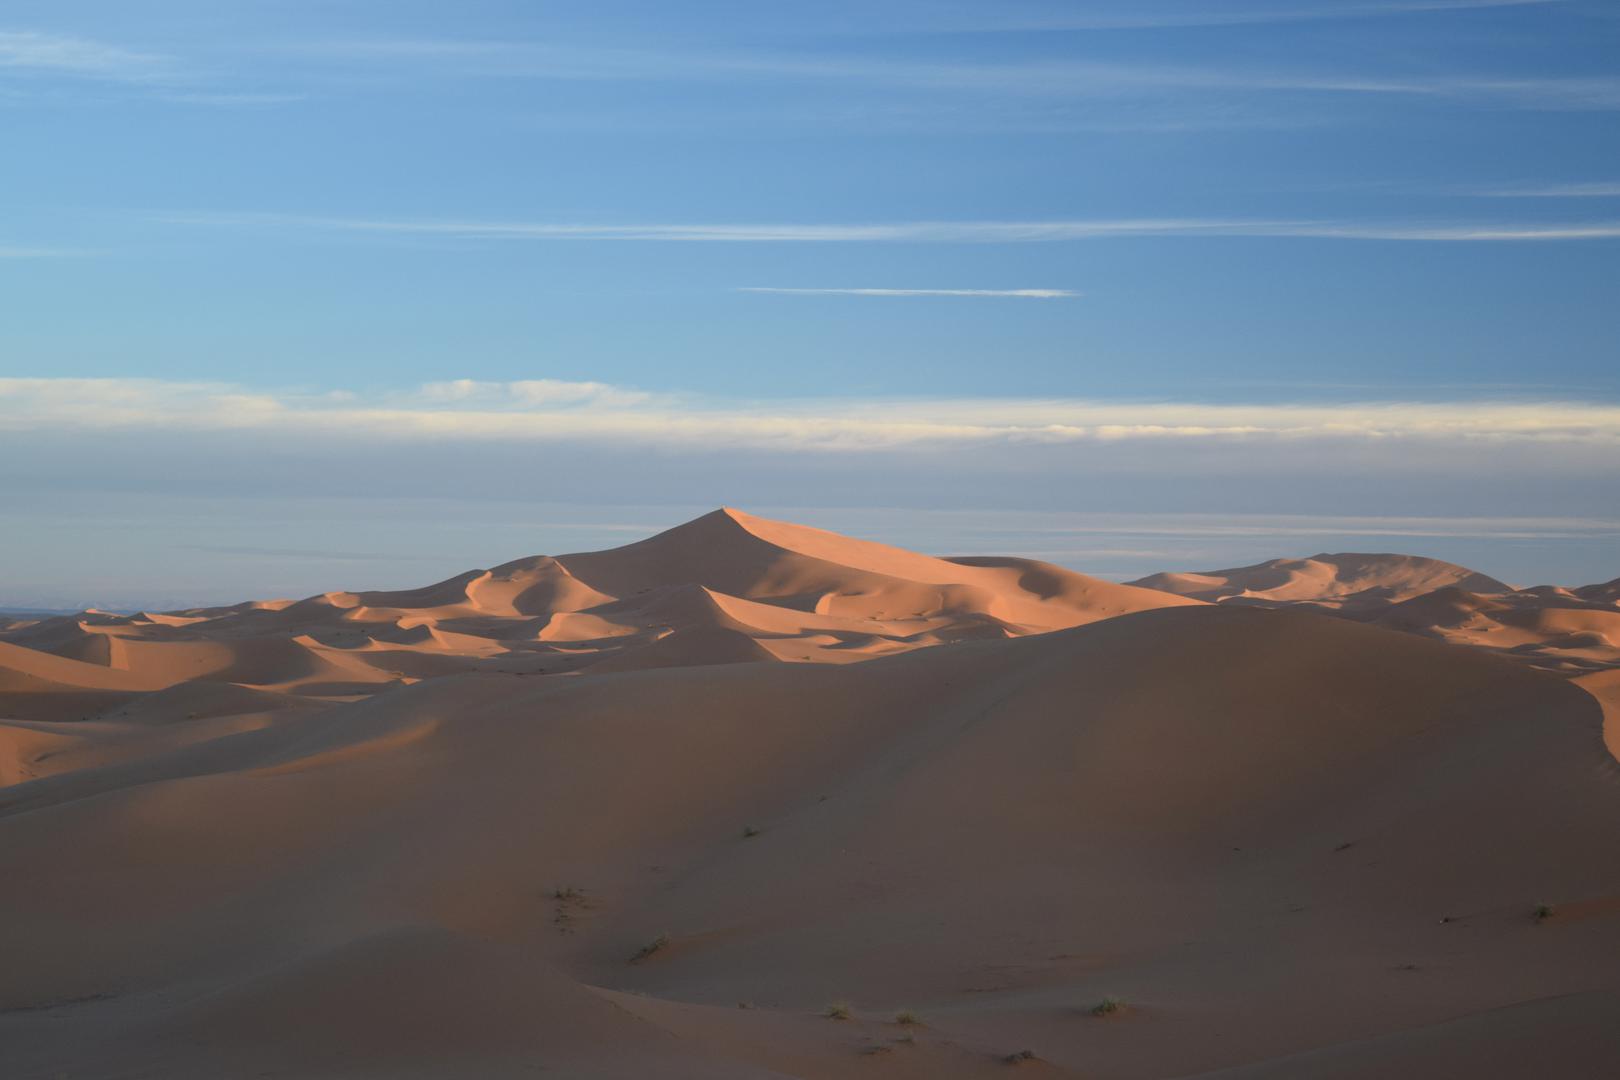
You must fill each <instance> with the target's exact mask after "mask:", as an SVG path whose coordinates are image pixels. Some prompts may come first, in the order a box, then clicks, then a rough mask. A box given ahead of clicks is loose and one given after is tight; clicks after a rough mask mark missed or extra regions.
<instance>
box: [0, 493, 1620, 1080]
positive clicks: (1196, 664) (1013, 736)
mask: <svg viewBox="0 0 1620 1080" xmlns="http://www.w3.org/2000/svg"><path fill="white" fill-rule="evenodd" d="M1412 588H1413V589H1418V590H1419V591H1417V592H1416V593H1414V595H1413V596H1410V597H1406V598H1404V599H1403V600H1402V601H1396V602H1392V603H1390V604H1386V605H1385V606H1384V607H1383V608H1381V609H1379V610H1380V611H1382V612H1383V613H1384V614H1385V615H1388V614H1390V613H1392V612H1396V611H1397V610H1399V609H1400V608H1401V606H1402V604H1405V603H1411V604H1417V603H1418V601H1424V602H1426V603H1427V604H1428V606H1429V607H1432V608H1435V609H1436V610H1433V611H1430V610H1428V608H1424V607H1422V606H1421V605H1419V606H1418V607H1414V608H1412V609H1411V610H1412V611H1414V612H1416V611H1419V610H1420V609H1421V610H1422V612H1423V618H1424V619H1427V620H1428V621H1429V622H1430V623H1432V624H1434V625H1440V624H1442V623H1444V622H1445V621H1446V620H1452V621H1455V620H1457V619H1459V618H1460V619H1462V620H1464V621H1466V620H1467V619H1469V618H1472V617H1473V616H1474V613H1476V612H1477V611H1478V610H1480V609H1482V608H1483V606H1484V601H1483V600H1481V599H1480V598H1477V597H1476V598H1474V599H1470V598H1469V597H1470V594H1468V593H1465V592H1464V591H1463V590H1461V589H1460V588H1455V587H1449V586H1442V587H1441V588H1442V589H1444V588H1451V589H1452V592H1453V593H1455V595H1451V594H1443V595H1441V596H1440V597H1439V598H1438V599H1436V598H1435V595H1434V594H1435V590H1433V589H1429V590H1426V591H1425V590H1421V589H1419V585H1418V584H1416V583H1414V584H1413V585H1412ZM1499 595H1508V594H1499ZM1486 599H1488V600H1489V602H1490V603H1497V602H1499V601H1498V600H1497V599H1496V598H1495V597H1490V598H1486ZM1576 599H1577V601H1578V602H1580V603H1589V602H1590V601H1585V600H1580V598H1578V597H1577V598H1576ZM1567 610H1569V611H1575V612H1579V613H1581V614H1580V615H1579V617H1578V618H1576V619H1575V622H1572V623H1568V624H1567V625H1569V626H1573V625H1575V624H1576V623H1580V624H1581V625H1585V623H1584V620H1586V619H1587V618H1589V613H1588V609H1586V608H1578V607H1572V608H1568V609H1567ZM356 613H363V614H362V615H361V617H359V618H354V617H351V616H354V615H355V614H356ZM1503 614H1504V615H1506V614H1507V612H1505V611H1504V612H1503ZM1414 617H1415V616H1414ZM175 618H176V621H174V622H163V621H160V620H155V619H151V618H149V617H143V616H135V617H129V618H127V619H124V620H122V621H120V620H119V618H118V617H110V618H109V620H108V621H100V620H89V621H86V620H80V621H86V622H88V626H89V628H88V629H86V628H82V627H81V631H82V632H83V633H86V634H89V633H99V632H101V630H100V629H99V628H100V627H111V628H113V629H114V630H116V631H117V633H116V634H112V635H111V636H112V637H113V638H115V639H116V640H118V641H120V642H122V643H123V646H124V647H123V649H122V651H115V650H114V649H113V648H112V647H111V645H109V649H108V653H107V657H108V659H107V661H106V662H104V663H98V662H90V661H86V660H83V659H76V658H75V659H70V658H67V657H65V656H61V655H56V654H55V653H52V652H47V651H41V650H38V649H30V648H25V647H23V646H21V645H17V644H10V645H6V644H5V643H3V642H0V662H3V664H4V667H3V668H0V671H4V672H9V673H13V674H9V675H7V676H6V677H7V678H9V679H11V680H12V681H10V682H6V683H4V684H3V685H0V716H15V715H16V713H15V711H14V705H15V704H16V703H17V702H22V703H24V704H27V703H29V702H33V701H35V700H37V699H38V698H40V697H41V696H43V697H47V698H48V697H49V696H51V695H52V694H60V695H68V694H73V693H81V694H86V693H92V692H94V693H99V694H106V695H109V698H108V700H109V701H110V702H111V703H110V704H108V705H107V707H106V708H103V709H100V710H98V711H96V712H95V713H93V714H91V715H89V716H87V717H86V718H85V719H83V720H80V719H78V718H77V716H75V717H72V718H56V719H49V718H47V719H37V720H34V719H27V718H21V717H19V718H17V719H15V720H14V721H12V722H10V723H8V724H6V725H5V726H3V727H0V782H3V783H5V784H6V786H3V787H0V866H4V867H6V870H7V873H6V875H5V876H4V878H3V879H0V955H3V956H5V957H6V964H5V965H4V966H3V968H0V1064H3V1065H4V1066H5V1069H4V1071H5V1074H6V1075H7V1076H8V1077H9V1076H16V1077H21V1078H33V1077H40V1078H44V1077H55V1076H57V1075H61V1074H64V1073H65V1074H66V1075H71V1076H109V1077H111V1076H136V1075H142V1076H145V1075H151V1076H164V1077H179V1078H188V1077H197V1078H202V1077H218V1076H237V1075H260V1076H288V1077H420V1078H429V1077H432V1078H441V1077H442V1078H449V1077H466V1076H479V1077H507V1076H512V1077H516V1076H528V1075H534V1074H535V1073H536V1072H537V1071H539V1072H540V1073H541V1074H542V1075H545V1074H550V1075H561V1076H569V1077H576V1076H577V1077H625V1078H631V1077H653V1076H672V1077H738V1078H743V1077H748V1078H766V1077H784V1076H794V1077H807V1078H808V1077H816V1078H822V1077H846V1076H848V1077H856V1076H870V1075H884V1076H895V1077H915V1078H925V1077H927V1078H934V1077H939V1078H954V1077H981V1076H982V1077H991V1076H1003V1075H1007V1072H1008V1070H1009V1069H1017V1070H1020V1071H1025V1072H1029V1073H1031V1074H1034V1075H1051V1076H1072V1077H1099V1076H1106V1077H1119V1078H1124V1080H1130V1078H1150V1077H1153V1078H1171V1077H1203V1076H1209V1077H1215V1076H1222V1077H1227V1076H1230V1077H1234V1078H1235V1077H1250V1076H1253V1077H1262V1076H1264V1077H1273V1076H1277V1077H1281V1076H1288V1077H1350V1076H1371V1075H1376V1076H1381V1077H1414V1078H1415V1077H1435V1076H1451V1075H1456V1076H1461V1075H1467V1076H1470V1077H1519V1076H1523V1075H1525V1074H1526V1067H1527V1064H1528V1065H1535V1066H1537V1068H1536V1070H1535V1071H1536V1072H1538V1073H1541V1074H1545V1075H1557V1076H1572V1077H1574V1076H1600V1075H1608V1074H1610V1073H1613V1072H1615V1071H1617V1070H1620V1040H1617V1038H1616V1036H1615V1027H1614V1024H1613V1014H1614V1005H1615V1001H1616V996H1617V995H1620V962H1617V960H1616V958H1617V957H1620V862H1616V860H1615V859H1614V852H1615V851H1616V850H1620V763H1617V761H1616V759H1615V758H1614V757H1613V756H1611V754H1610V753H1609V752H1608V751H1607V750H1606V749H1605V744H1604V733H1603V723H1604V708H1605V704H1604V701H1605V700H1606V699H1611V698H1612V695H1613V691H1614V687H1613V686H1611V685H1610V684H1611V683H1612V681H1613V680H1611V679H1609V678H1608V674H1609V673H1604V672H1600V673H1597V674H1592V675H1587V676H1585V677H1583V678H1582V679H1580V680H1579V683H1578V684H1577V682H1574V681H1570V680H1567V679H1564V678H1560V677H1558V676H1556V675H1554V674H1551V673H1548V672H1544V671H1538V670H1535V669H1534V668H1532V667H1531V666H1528V665H1525V664H1522V663H1511V662H1508V661H1507V660H1504V659H1503V658H1501V657H1500V656H1497V655H1493V654H1492V651H1491V650H1488V649H1484V648H1459V647H1456V646H1455V645H1454V644H1451V643H1448V642H1446V641H1436V640H1427V639H1426V638H1425V637H1424V636H1422V635H1420V634H1415V633H1409V632H1408V633H1397V632H1392V630H1393V627H1391V626H1388V625H1380V624H1377V620H1369V621H1368V622H1367V623H1361V622H1358V621H1356V620H1352V619H1348V618H1345V617H1343V616H1342V614H1341V615H1339V616H1330V615H1328V614H1325V613H1323V612H1319V611H1312V610H1305V609H1302V610H1293V609H1284V610H1266V609H1263V608H1259V607H1255V606H1244V605H1233V604H1228V603H1219V604H1207V603H1201V602H1198V601H1197V600H1195V599H1188V598H1180V599H1178V598H1171V597H1169V596H1168V595H1167V594H1162V593H1153V592H1150V591H1147V590H1142V589H1135V588H1131V587H1126V586H1115V585H1110V584H1108V583H1105V582H1099V581H1094V580H1092V579H1088V578H1084V577H1083V576H1081V575H1076V574H1072V573H1070V572H1068V571H1063V570H1060V569H1058V568H1055V567H1049V566H1046V565H1044V564H1039V563H1033V562H1027V561H1024V560H1015V559H988V558H974V559H961V560H944V559H932V558H928V557H926V556H919V555H913V554H911V553H907V552H900V551H896V550H895V549H891V548H884V547H881V546H879V545H869V544H864V543H860V542H855V541H847V540H843V539H841V538H838V537H835V536H833V535H831V534H827V533H820V532H817V531H815V530H805V529H799V528H798V527H796V526H788V525H781V524H779V523H771V522H763V521H762V520H761V519H757V518H751V517H749V516H747V515H743V514H739V513H736V512H730V511H727V512H722V513H720V514H719V515H718V516H717V515H709V516H708V517H706V518H702V519H699V520H698V521H696V522H692V523H689V524H688V525H686V526H682V527H680V528H679V529H676V530H672V531H671V532H670V533H665V534H662V535H661V536H659V537H654V538H652V539H651V540H648V541H644V542H643V543H642V544H638V545H630V546H629V547H626V548H620V549H617V550H615V551H611V552H602V553H593V554H589V555H580V556H561V557H558V558H555V559H547V558H536V559H526V560H520V561H518V562H515V563H509V564H506V565H505V566H503V567H498V568H496V569H494V570H492V571H473V572H470V573H469V574H466V575H460V576H458V577H457V578H454V579H450V580H449V581H447V582H441V583H439V584H437V585H432V586H428V587H427V588H424V589H420V590H412V591H408V592H397V593H360V594H351V593H329V594H325V595H324V596H322V597H316V598H310V599H309V600H305V601H299V602H297V603H279V604H274V605H262V606H246V605H239V606H237V607H235V608H221V609H212V610H210V611H197V612H187V613H183V614H181V615H178V616H176V617H175ZM1537 620H1543V617H1542V616H1539V615H1538V616H1534V617H1529V616H1527V617H1526V621H1527V622H1534V623H1536V626H1533V627H1531V628H1530V629H1528V630H1525V631H1524V632H1526V633H1542V632H1544V630H1545V627H1544V626H1543V622H1538V621H1537ZM1543 621H1544V620H1543ZM1553 621H1554V623H1557V624H1558V625H1559V626H1565V625H1566V623H1565V622H1564V621H1563V620H1560V619H1557V618H1554V620H1553ZM33 625H34V626H35V627H36V628H37V627H38V626H39V625H40V624H37V623H36V624H33ZM1503 625H1509V623H1503ZM1538 627H1540V628H1539V629H1538ZM28 630H29V627H27V626H20V627H19V626H13V627H12V628H11V629H10V630H8V631H4V632H3V633H5V634H17V633H26V632H28ZM47 630H49V631H50V633H49V634H45V633H41V632H40V631H38V630H37V629H36V630H35V634H36V637H35V640H36V641H39V642H41V643H44V641H45V639H46V638H50V640H52V641H56V640H58V638H63V639H71V638H72V635H71V634H68V635H60V634H58V631H61V630H62V627H60V626H58V627H54V628H51V627H48V628H47ZM1580 632H1585V631H1580ZM52 635H56V636H52ZM265 643H270V644H268V645H266V644H265ZM131 645H133V646H134V647H130V646H131ZM205 646H206V648H205ZM261 646H262V647H261ZM925 646H927V647H925ZM406 657H417V658H419V660H418V662H419V663H422V664H424V666H423V667H422V668H421V669H420V670H419V671H418V672H417V673H414V674H413V673H410V672H409V671H407V668H408V665H407V664H406V662H405V658H406ZM430 658H432V659H434V662H436V663H438V664H440V665H442V666H441V667H440V668H437V669H434V670H432V671H430V670H428V668H427V666H425V665H426V663H427V660H428V659H430ZM850 659H856V660H863V661H864V662H860V663H849V662H846V661H848V660H850ZM115 660H119V661H120V662H123V663H127V664H129V665H131V666H130V667H128V668H120V667H116V666H114V661H115ZM190 667H195V668H197V669H199V670H198V673H197V675H196V677H194V678H191V679H184V678H176V677H175V676H178V675H184V674H185V673H186V672H187V671H188V670H189V668H190ZM146 668H150V669H151V670H150V671H148V672H147V673H146V674H144V675H143V674H142V671H143V669H146ZM390 670H392V671H402V672H405V673H404V674H402V675H399V676H393V675H391V674H390V673H389V671H390ZM366 672H370V673H372V676H370V677H368V676H366ZM222 675H244V676H252V678H248V679H234V680H227V679H222V678H221V676H222ZM30 680H32V681H30ZM141 680H145V681H144V682H143V681H141ZM137 683H139V685H137ZM13 688H15V689H13ZM1611 707H1612V702H1611ZM1611 731H1612V722H1611ZM1108 999H1116V1000H1117V1002H1118V1007H1117V1008H1115V1009H1113V1010H1112V1011H1106V1012H1104V1013H1102V1014H1100V1015H1098V1014H1094V1012H1093V1008H1094V1007H1095V1006H1097V1005H1098V1004H1099V1003H1100V1002H1103V1001H1105V1000H1108ZM833 1002H847V1003H848V1004H849V1007H848V1012H849V1016H848V1018H847V1019H836V1018H829V1017H828V1016H826V1015H824V1012H825V1010H826V1007H827V1006H828V1004H829V1003H833ZM739 1006H741V1007H739ZM902 1010H909V1011H912V1012H914V1013H915V1014H916V1019H917V1021H918V1022H917V1023H911V1024H902V1023H898V1022H896V1021H895V1019H894V1018H895V1016H896V1014H897V1013H899V1012H900V1011H902ZM1026 1050H1027V1051H1029V1052H1030V1056H1028V1057H1026V1056H1024V1054H1023V1052H1024V1051H1026Z"/></svg>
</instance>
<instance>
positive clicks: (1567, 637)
mask: <svg viewBox="0 0 1620 1080" xmlns="http://www.w3.org/2000/svg"><path fill="white" fill-rule="evenodd" d="M1132 584H1134V585H1138V586H1141V587H1144V588H1155V589H1161V590H1164V591H1166V592H1169V593H1172V594H1174V595H1177V596H1186V597H1190V598H1194V599H1198V600H1204V601H1207V602H1209V603H1216V604H1241V605H1252V606H1256V607H1287V606H1302V607H1309V608H1312V609H1315V610H1319V611H1324V612H1328V613H1331V614H1335V615H1340V616H1343V617H1344V618H1349V619H1356V620H1359V621H1363V622H1371V623H1375V624H1377V625H1379V626H1385V627H1388V628H1390V629H1394V630H1402V631H1405V632H1407V633H1412V634H1420V635H1422V636H1424V637H1432V638H1437V639H1439V640H1442V641H1448V642H1451V643H1453V644H1457V645H1466V646H1469V647H1472V648H1479V649H1485V650H1488V651H1491V652H1496V653H1500V654H1502V655H1504V656H1506V657H1508V658H1510V659H1513V660H1517V661H1520V662H1523V663H1527V664H1531V665H1533V666H1535V667H1540V668H1545V669H1547V670H1550V671H1557V672H1561V673H1563V674H1569V675H1576V674H1581V673H1583V672H1590V671H1601V670H1606V669H1609V668H1616V667H1620V586H1617V585H1616V583H1615V582H1608V583H1605V584H1602V585H1587V586H1582V587H1580V588H1576V589H1563V588H1558V587H1556V586H1550V585H1538V586H1535V587H1533V588H1527V589H1516V588H1514V587H1513V586H1511V585H1507V584H1504V583H1503V582H1500V581H1497V580H1496V579H1494V578H1491V577H1487V576H1486V575H1484V574H1481V573H1478V572H1477V571H1474V570H1470V569H1468V568H1467V567H1464V566H1457V565H1455V564H1454V563H1447V562H1441V561H1439V560H1436V559H1425V558H1420V557H1417V556H1412V555H1314V556H1312V557H1311V558H1309V559H1272V560H1271V561H1269V562H1264V563H1259V564H1257V565H1255V566H1246V567H1239V568H1236V569H1232V570H1209V571H1201V572H1196V573H1163V574H1154V575H1152V576H1150V577H1145V578H1142V579H1141V580H1139V581H1136V582H1133V583H1132Z"/></svg>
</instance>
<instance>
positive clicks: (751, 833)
mask: <svg viewBox="0 0 1620 1080" xmlns="http://www.w3.org/2000/svg"><path fill="white" fill-rule="evenodd" d="M758 835H759V830H758V829H757V828H755V827H754V826H752V825H744V826H743V839H744V840H752V839H753V838H754V837H756V836H758Z"/></svg>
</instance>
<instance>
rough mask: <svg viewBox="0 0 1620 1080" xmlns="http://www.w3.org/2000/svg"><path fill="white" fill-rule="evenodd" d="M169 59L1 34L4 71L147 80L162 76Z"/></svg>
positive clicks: (76, 41)
mask: <svg viewBox="0 0 1620 1080" xmlns="http://www.w3.org/2000/svg"><path fill="white" fill-rule="evenodd" d="M167 65H168V61H167V60H166V58H164V57H161V56H157V55H155V54H153V53H144V52H136V51H135V50H133V49H124V48H120V47H118V46H116V45H106V44H103V43H101V42H99V41H88V40H85V39H84V38H76V37H65V36H62V35H57V34H41V33H36V32H33V31H20V32H19V31H0V71H4V70H10V71H14V72H36V73H42V74H43V73H51V74H59V75H78V76H88V77H95V78H111V79H144V78H149V77H151V76H154V75H157V74H159V73H161V72H162V71H163V70H164V69H165V68H166V67H167Z"/></svg>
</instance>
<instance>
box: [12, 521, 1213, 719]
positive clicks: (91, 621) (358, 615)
mask: <svg viewBox="0 0 1620 1080" xmlns="http://www.w3.org/2000/svg"><path fill="white" fill-rule="evenodd" d="M1197 602H1198V601H1194V600H1188V599H1185V598H1182V597H1175V596H1170V595H1168V594H1166V593H1162V592H1156V591H1154V590H1151V589H1137V588H1132V587H1130V586H1127V585H1117V584H1114V583H1112V582H1106V581H1100V580H1098V579H1096V578H1089V577H1086V576H1085V575H1083V574H1077V573H1074V572H1073V571H1070V570H1064V569H1062V568H1061V567H1056V566H1051V565H1048V564H1045V563H1037V562H1031V561H1028V560H1022V559H993V558H967V559H956V560H948V559H936V558H932V557H930V556H927V555H918V554H915V553H913V552H909V551H903V550H901V549H899V548H892V547H886V546H884V545H882V544H874V543H870V542H868V541H865V540H856V539H852V538H850V537H846V536H839V535H837V534H836V533H829V532H824V531H822V530H820V529H810V528H805V527H804V526H800V525H790V524H787V523H785V522H777V521H769V520H767V519H765V518H759V517H754V516H753V515H751V514H745V513H743V512H742V511H740V510H731V509H722V510H716V511H714V512H713V513H710V514H705V515H704V516H703V517H700V518H697V519H696V520H694V521H690V522H687V523H686V524H684V525H680V526H677V527H675V528H673V529H670V530H668V531H667V532H663V533H660V534H658V535H657V536H653V537H650V538H648V539H646V540H643V541H640V542H637V543H634V544H629V545H627V546H625V547H621V548H615V549H613V550H611V551H600V552H586V553H583V554H575V555H563V556H559V557H552V556H546V555H538V556H532V557H529V558H524V559H516V560H513V561H512V562H508V563H505V564H502V565H500V566H497V567H495V568H494V569H492V570H468V571H466V572H464V573H461V574H457V575H456V576H455V577H452V578H447V579H446V580H444V581H440V582H436V583H434V584H432V585H426V586H423V587H421V588H416V589H405V590H397V591H369V592H328V593H322V594H320V595H318V596H311V597H306V598H305V599H302V600H298V601H290V600H273V601H261V602H254V603H245V604H236V605H232V606H230V607H223V608H199V609H194V610H190V611H184V612H175V613H170V614H166V615H164V614H148V613H145V612H142V613H139V614H136V615H129V616H122V615H113V614H109V613H106V612H84V613H81V614H79V615H76V616H61V617H54V618H48V619H40V620H24V621H18V622H13V623H10V624H8V625H5V626H0V645H5V646H7V647H9V648H13V649H15V647H19V646H20V647H24V648H26V649H28V650H32V652H31V653H30V654H29V656H30V658H28V659H26V662H25V660H23V659H18V658H17V656H14V655H13V654H12V653H0V679H4V678H6V677H7V676H6V675H5V672H6V671H7V670H8V669H10V668H15V670H16V671H18V672H22V673H30V672H31V673H32V674H28V677H30V678H36V679H45V680H46V681H47V683H49V684H50V685H51V686H52V687H61V686H68V687H75V688H77V689H78V690H79V691H81V693H82V694H85V695H88V696H84V697H83V700H82V701H77V702H74V703H71V704H66V703H64V702H56V703H54V704H52V703H46V702H45V701H44V699H43V697H41V698H40V701H39V703H37V704H35V705H31V706H29V707H28V709H27V710H26V711H24V712H19V713H14V714H13V715H16V716H19V717H23V718H28V719H64V718H72V717H74V716H77V715H80V714H82V713H83V712H84V711H85V710H86V709H89V710H90V711H99V709H100V707H102V706H104V705H105V704H106V702H107V700H108V697H107V693H108V692H109V691H112V690H123V689H129V690H137V689H154V688H157V687H162V686H169V685H173V684H175V683H180V682H189V681H194V680H198V679H206V680H210V681H214V682H231V683H240V684H244V685H249V686H256V687H265V688H268V689H272V690H275V691H278V692H287V693H296V694H302V695H305V696H309V697H313V698H321V699H329V698H341V697H353V696H355V695H362V694H368V693H373V692H376V691H377V690H378V689H380V688H383V687H386V686H390V685H392V684H393V683H394V682H396V681H416V680H419V679H424V678H435V677H438V676H441V675H447V674H453V673H456V672H464V671H505V672H521V673H525V674H539V673H545V674H557V673H562V672H573V671H582V670H585V669H595V670H597V671H599V672H606V671H616V670H625V669H629V668H636V667H652V666H669V665H671V664H698V665H703V664H729V663H736V662H738V661H739V660H750V659H770V658H776V659H780V660H785V661H791V662H805V661H809V662H826V663H848V662H851V661H857V660H865V659H869V658H871V657H874V656H880V655H885V654H888V653H894V652H903V651H907V650H910V649H916V648H923V647H927V646H930V645H936V644H938V643H940V642H941V641H953V640H960V639H963V638H972V637H985V636H995V637H1017V636H1021V635H1025V634H1032V633H1042V632H1045V631H1049V630H1056V629H1062V628H1065V627H1071V626H1079V625H1082V624H1084V623H1088V622H1093V621H1095V620H1097V619H1104V618H1111V617H1113V616H1116V615H1122V614H1125V613H1127V612H1132V611H1141V610H1146V609H1150V608H1158V607H1170V606H1177V605H1186V604H1192V603H1197ZM672 635H678V636H677V637H676V638H675V639H674V640H669V641H664V639H665V638H670V637H671V636H672ZM739 636H740V637H741V638H743V639H749V640H747V641H739V640H738V637H739ZM750 642H752V644H751V643H750ZM18 655H20V654H18ZM8 657H11V659H8ZM75 665H77V666H75ZM92 669H94V670H92ZM53 671H54V672H57V675H56V676H52V675H50V674H49V672H53ZM97 672H99V674H98V673H97ZM109 672H127V673H129V675H128V677H124V676H116V675H111V674H109ZM16 677H18V678H20V677H22V676H21V675H18V676H16Z"/></svg>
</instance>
